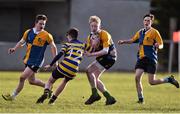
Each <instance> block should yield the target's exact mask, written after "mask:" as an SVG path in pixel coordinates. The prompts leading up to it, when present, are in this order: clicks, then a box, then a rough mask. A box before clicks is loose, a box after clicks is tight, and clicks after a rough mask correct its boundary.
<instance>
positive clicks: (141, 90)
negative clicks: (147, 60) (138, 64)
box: [135, 68, 144, 103]
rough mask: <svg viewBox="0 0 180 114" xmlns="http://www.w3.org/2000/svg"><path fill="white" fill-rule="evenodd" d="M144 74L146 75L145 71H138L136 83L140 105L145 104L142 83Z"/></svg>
mask: <svg viewBox="0 0 180 114" xmlns="http://www.w3.org/2000/svg"><path fill="white" fill-rule="evenodd" d="M143 73H144V70H143V69H139V68H138V69H136V74H135V82H136V90H137V94H138V103H144V96H143V87H142V83H141V79H142V75H143Z"/></svg>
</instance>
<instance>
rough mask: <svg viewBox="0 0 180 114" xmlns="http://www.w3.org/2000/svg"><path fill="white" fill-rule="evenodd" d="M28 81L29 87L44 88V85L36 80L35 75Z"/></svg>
mask: <svg viewBox="0 0 180 114" xmlns="http://www.w3.org/2000/svg"><path fill="white" fill-rule="evenodd" d="M28 81H29V84H31V85H36V86H40V87H45V83H44V82H43V81H42V80H40V79H37V78H36V77H35V73H34V74H33V75H32V76H30V77H29V78H28Z"/></svg>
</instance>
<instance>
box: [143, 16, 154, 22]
mask: <svg viewBox="0 0 180 114" xmlns="http://www.w3.org/2000/svg"><path fill="white" fill-rule="evenodd" d="M145 17H150V18H151V20H152V21H154V15H153V14H146V15H145V16H144V17H143V19H144V18H145Z"/></svg>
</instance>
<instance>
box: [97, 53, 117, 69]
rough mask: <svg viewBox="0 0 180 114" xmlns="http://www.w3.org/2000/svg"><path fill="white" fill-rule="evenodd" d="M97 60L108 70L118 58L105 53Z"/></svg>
mask: <svg viewBox="0 0 180 114" xmlns="http://www.w3.org/2000/svg"><path fill="white" fill-rule="evenodd" d="M96 60H97V61H98V62H99V63H100V64H101V65H102V66H103V67H104V68H105V69H106V70H108V69H109V68H111V67H112V66H113V65H114V63H115V61H116V59H115V57H114V56H111V55H103V56H100V57H97V58H96Z"/></svg>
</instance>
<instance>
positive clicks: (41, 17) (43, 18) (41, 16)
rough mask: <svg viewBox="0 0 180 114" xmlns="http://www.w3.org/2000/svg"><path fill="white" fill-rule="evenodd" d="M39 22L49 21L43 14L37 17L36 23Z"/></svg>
mask: <svg viewBox="0 0 180 114" xmlns="http://www.w3.org/2000/svg"><path fill="white" fill-rule="evenodd" d="M39 20H44V21H47V17H46V15H43V14H38V15H37V16H36V20H35V22H36V23H38V21H39Z"/></svg>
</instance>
